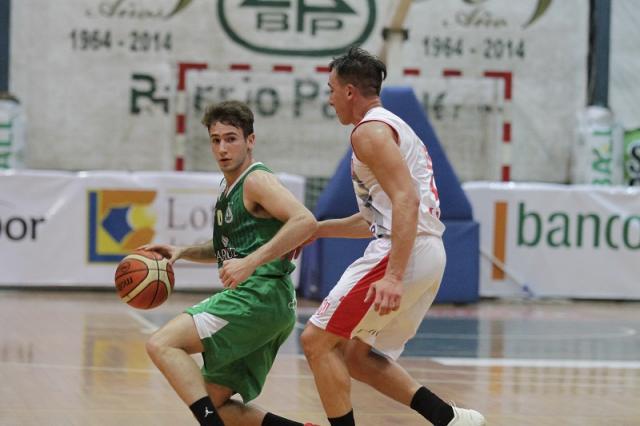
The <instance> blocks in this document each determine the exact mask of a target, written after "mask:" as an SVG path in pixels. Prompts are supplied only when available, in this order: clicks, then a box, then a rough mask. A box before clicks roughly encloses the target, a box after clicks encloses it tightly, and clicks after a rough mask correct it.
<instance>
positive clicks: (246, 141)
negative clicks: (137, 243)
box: [142, 101, 317, 426]
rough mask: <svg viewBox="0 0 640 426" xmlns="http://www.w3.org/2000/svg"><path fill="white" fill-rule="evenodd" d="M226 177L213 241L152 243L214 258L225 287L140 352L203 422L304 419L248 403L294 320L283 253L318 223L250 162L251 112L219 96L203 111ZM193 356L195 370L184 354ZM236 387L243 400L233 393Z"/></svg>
mask: <svg viewBox="0 0 640 426" xmlns="http://www.w3.org/2000/svg"><path fill="white" fill-rule="evenodd" d="M202 122H203V124H204V125H205V127H206V128H207V130H208V132H209V136H210V140H211V149H212V151H213V155H214V157H215V159H216V161H217V163H218V166H219V167H220V170H221V171H222V173H223V174H224V181H223V184H222V186H221V191H220V195H219V197H218V200H217V203H216V207H215V218H214V226H213V239H212V240H211V241H209V242H207V243H205V244H201V245H193V246H187V247H176V246H170V245H159V244H150V245H146V246H143V247H142V248H144V249H147V250H154V251H156V252H158V253H160V254H162V255H163V256H165V257H167V258H169V261H170V262H171V263H173V262H175V261H176V260H178V259H186V260H190V261H195V262H217V263H218V272H219V276H220V280H221V281H222V284H223V285H224V287H225V289H224V290H223V291H222V292H219V293H216V294H214V295H213V296H211V297H209V298H207V299H205V300H203V301H202V302H200V303H198V304H197V305H195V306H192V307H191V308H188V309H187V310H186V311H185V313H182V314H180V315H178V316H177V317H175V318H174V319H172V320H171V321H169V323H167V324H166V325H165V326H163V327H162V328H161V329H160V330H158V331H157V332H156V333H155V334H154V335H153V336H151V338H150V339H149V341H148V343H147V352H148V354H149V356H150V357H151V359H152V360H153V362H154V364H155V365H156V366H157V367H158V369H160V371H161V372H162V373H163V374H164V376H165V377H166V378H167V380H168V381H169V383H170V384H171V386H172V387H173V388H174V390H175V391H176V393H177V394H178V396H179V397H180V398H181V399H182V400H183V401H184V402H185V403H186V404H187V405H188V406H189V408H190V409H191V411H192V412H193V414H194V416H195V417H196V418H197V419H198V421H199V422H200V424H201V425H216V426H220V425H242V426H250V425H262V426H276V425H278V426H294V425H299V426H303V425H302V424H301V423H297V422H294V421H291V420H288V419H285V418H282V417H279V416H276V415H274V414H272V413H265V412H264V411H262V410H260V409H258V408H257V407H255V406H251V405H246V403H247V402H249V401H251V400H252V399H254V398H255V397H256V396H258V394H259V393H260V391H261V390H262V386H263V385H264V382H265V378H266V376H267V373H268V371H269V369H270V368H271V365H272V363H273V361H274V358H275V356H276V353H277V351H278V348H279V347H280V345H281V344H282V343H283V342H284V341H285V340H286V338H287V336H289V334H290V333H291V331H292V330H293V327H294V324H295V318H296V316H295V307H296V300H295V292H294V288H293V285H292V283H291V279H290V277H289V274H290V273H291V272H292V271H293V269H294V266H293V264H292V263H291V262H290V261H289V259H287V258H286V256H284V255H285V254H286V253H289V252H291V251H292V250H294V249H295V248H296V247H297V246H299V245H300V244H301V243H302V242H303V241H305V240H307V239H308V238H310V237H311V236H312V235H313V234H314V232H315V231H316V228H317V223H316V221H315V219H314V217H313V215H312V214H311V212H310V211H309V210H307V209H306V208H305V207H304V206H303V205H302V204H301V203H300V202H299V201H298V200H297V199H296V198H295V197H294V196H293V194H291V193H290V192H289V191H288V190H287V189H285V187H284V186H282V184H281V183H280V182H279V181H278V179H276V177H275V176H274V175H273V173H272V172H271V171H270V170H269V169H268V168H267V167H265V166H264V165H263V164H262V163H258V162H254V160H253V156H252V151H253V148H254V145H255V134H254V132H253V113H252V112H251V110H250V109H249V107H247V106H246V105H245V104H243V103H241V102H237V101H226V102H222V103H220V104H217V105H213V106H211V107H209V108H208V109H207V111H206V112H205V115H204V118H203V121H202ZM196 353H201V354H202V357H203V360H204V365H203V366H202V369H201V370H200V369H199V368H198V366H197V364H196V362H195V361H194V360H193V359H192V358H191V357H190V355H191V354H196ZM236 393H238V394H240V396H241V397H242V399H243V401H244V403H245V404H242V403H240V402H239V401H236V400H232V399H231V396H232V395H234V394H236Z"/></svg>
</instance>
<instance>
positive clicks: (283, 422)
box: [262, 413, 304, 426]
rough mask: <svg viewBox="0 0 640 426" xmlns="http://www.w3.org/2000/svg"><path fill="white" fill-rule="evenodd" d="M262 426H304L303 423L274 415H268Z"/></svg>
mask: <svg viewBox="0 0 640 426" xmlns="http://www.w3.org/2000/svg"><path fill="white" fill-rule="evenodd" d="M262 426H304V425H303V424H302V423H299V422H294V421H293V420H289V419H285V418H284V417H280V416H276V415H275V414H273V413H267V414H266V415H265V416H264V419H262Z"/></svg>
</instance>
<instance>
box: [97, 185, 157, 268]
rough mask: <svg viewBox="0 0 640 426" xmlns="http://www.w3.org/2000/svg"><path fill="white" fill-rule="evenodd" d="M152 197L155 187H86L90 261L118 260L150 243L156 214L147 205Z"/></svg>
mask: <svg viewBox="0 0 640 426" xmlns="http://www.w3.org/2000/svg"><path fill="white" fill-rule="evenodd" d="M155 197H156V192H155V191H126V190H94V191H88V204H89V206H88V207H89V208H88V211H89V220H88V222H89V223H88V227H89V229H88V231H89V232H88V235H89V244H88V251H89V262H118V261H120V259H122V258H123V257H124V256H125V255H127V254H129V253H130V252H131V251H132V250H133V249H135V248H136V247H139V246H141V245H143V244H147V243H150V242H151V241H152V240H153V236H154V234H155V231H154V228H155V223H156V218H155V216H154V215H153V214H152V213H151V212H149V210H148V208H149V206H150V205H151V203H152V202H153V200H154V199H155Z"/></svg>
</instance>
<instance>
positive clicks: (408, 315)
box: [309, 235, 446, 359]
mask: <svg viewBox="0 0 640 426" xmlns="http://www.w3.org/2000/svg"><path fill="white" fill-rule="evenodd" d="M390 250H391V239H390V238H379V239H376V240H373V241H372V242H371V243H370V244H369V245H368V246H367V249H366V250H365V252H364V254H363V256H362V257H361V258H359V259H357V260H356V261H355V262H353V263H352V264H351V265H350V266H349V267H348V268H347V269H346V270H345V271H344V273H343V274H342V277H340V280H339V281H338V283H337V284H336V286H335V287H334V288H333V289H332V290H331V292H330V293H329V295H328V296H327V297H326V298H325V299H324V301H323V302H322V304H321V305H320V307H319V308H318V310H317V311H316V313H315V314H313V316H312V317H311V318H310V319H309V321H310V322H311V323H312V324H313V325H315V326H317V327H319V328H321V329H323V330H326V331H328V332H330V333H332V334H335V335H338V336H341V337H344V338H346V339H352V338H359V339H360V340H362V341H363V342H365V343H367V344H369V345H371V346H372V347H374V348H375V349H376V350H377V351H378V352H381V353H382V354H384V355H386V356H388V357H390V358H392V359H397V358H398V357H399V356H400V354H401V353H402V351H403V350H404V346H405V344H406V343H407V341H408V340H409V339H410V338H412V337H413V336H415V334H416V331H417V330H418V326H419V325H420V323H421V322H422V320H423V319H424V316H425V314H426V312H427V310H428V309H429V307H430V306H431V304H432V303H433V299H434V298H435V297H436V294H437V292H438V289H439V288H440V281H441V280H442V274H443V272H444V266H445V263H446V255H445V251H444V246H443V244H442V239H441V238H440V237H437V236H431V235H424V236H423V235H421V236H418V237H417V238H416V242H415V245H414V247H413V253H412V255H411V258H410V259H409V263H408V265H407V269H406V271H405V275H404V288H403V294H402V300H401V303H400V308H399V309H398V310H397V311H394V312H392V313H390V314H387V315H383V316H380V315H379V314H378V313H377V312H376V311H375V310H374V309H373V299H372V300H370V301H369V302H368V303H365V301H364V299H365V296H366V295H367V291H368V290H369V286H370V285H371V284H372V283H374V282H376V281H377V280H379V279H381V278H382V277H383V276H384V273H385V271H386V268H387V262H388V260H389V252H390Z"/></svg>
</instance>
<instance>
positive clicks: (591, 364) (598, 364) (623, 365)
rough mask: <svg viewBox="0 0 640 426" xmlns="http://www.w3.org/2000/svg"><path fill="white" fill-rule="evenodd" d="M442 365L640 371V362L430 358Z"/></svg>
mask: <svg viewBox="0 0 640 426" xmlns="http://www.w3.org/2000/svg"><path fill="white" fill-rule="evenodd" d="M431 360H433V361H435V362H438V363H440V364H443V365H449V366H458V367H543V368H544V367H550V368H611V369H629V370H638V369H640V361H590V360H582V359H512V358H431Z"/></svg>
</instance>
